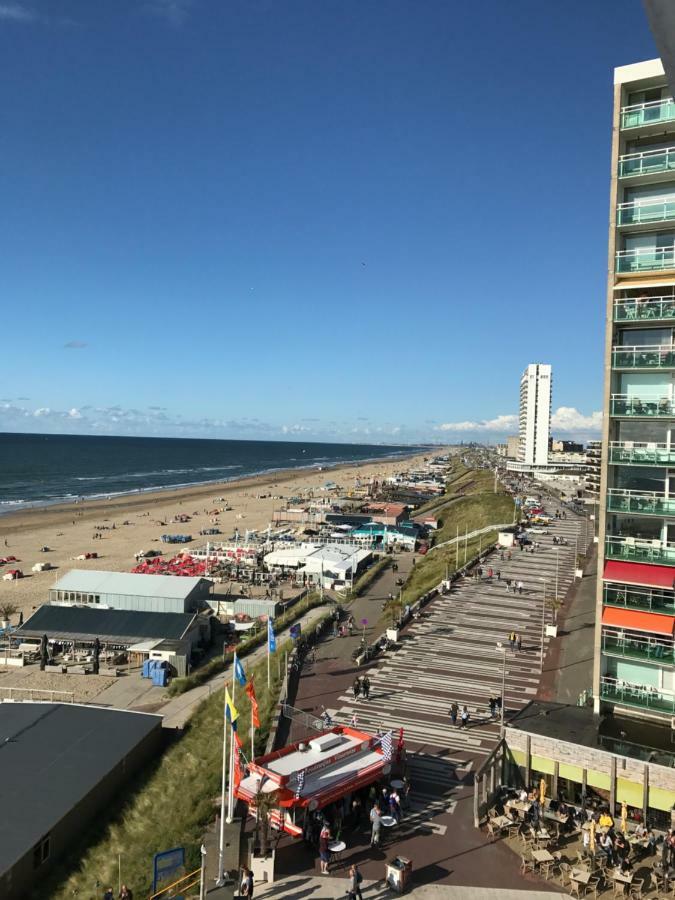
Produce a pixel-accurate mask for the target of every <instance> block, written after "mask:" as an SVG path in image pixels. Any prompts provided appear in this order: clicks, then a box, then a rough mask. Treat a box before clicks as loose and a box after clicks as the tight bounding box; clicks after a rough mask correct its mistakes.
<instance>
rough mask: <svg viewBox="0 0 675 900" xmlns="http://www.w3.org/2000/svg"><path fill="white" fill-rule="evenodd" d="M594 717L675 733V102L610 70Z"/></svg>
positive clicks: (637, 76)
mask: <svg viewBox="0 0 675 900" xmlns="http://www.w3.org/2000/svg"><path fill="white" fill-rule="evenodd" d="M611 166H612V172H611V194H610V198H611V199H610V229H609V278H608V299H607V322H608V325H607V334H606V348H605V373H606V378H605V397H604V412H605V415H604V425H603V429H604V430H603V452H602V463H601V475H600V498H601V504H600V506H601V515H600V543H599V555H600V558H599V566H598V572H599V576H598V593H597V618H596V634H595V664H594V685H593V694H594V703H595V709H596V712H599V711H608V710H612V709H614V710H615V711H616V713H623V714H628V715H634V716H635V715H637V716H640V717H642V718H644V717H649V718H651V719H653V720H655V721H658V720H660V721H662V722H664V723H667V724H668V725H669V726H670V725H673V726H675V645H674V641H673V633H674V630H675V592H674V590H673V585H674V579H675V341H674V340H673V339H674V337H675V103H674V102H673V98H672V95H671V91H670V88H669V87H668V86H667V82H666V77H665V74H664V70H663V67H662V65H661V62H660V60H650V61H648V62H643V63H638V64H636V65H630V66H623V67H621V68H618V69H616V70H615V79H614V118H613V141H612V162H611Z"/></svg>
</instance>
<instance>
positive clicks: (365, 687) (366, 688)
mask: <svg viewBox="0 0 675 900" xmlns="http://www.w3.org/2000/svg"><path fill="white" fill-rule="evenodd" d="M361 691H362V692H363V696H364V698H365V699H366V700H368V699H370V678H368V676H367V675H366V676H364V679H363V681H362V682H361Z"/></svg>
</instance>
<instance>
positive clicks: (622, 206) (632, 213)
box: [616, 197, 675, 225]
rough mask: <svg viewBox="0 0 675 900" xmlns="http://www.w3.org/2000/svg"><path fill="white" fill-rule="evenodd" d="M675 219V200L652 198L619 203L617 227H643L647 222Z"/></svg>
mask: <svg viewBox="0 0 675 900" xmlns="http://www.w3.org/2000/svg"><path fill="white" fill-rule="evenodd" d="M671 219H675V199H672V198H670V197H650V198H649V199H645V200H633V201H632V202H628V203H619V205H618V206H617V208H616V224H617V225H643V224H645V223H647V222H669V221H670V220H671Z"/></svg>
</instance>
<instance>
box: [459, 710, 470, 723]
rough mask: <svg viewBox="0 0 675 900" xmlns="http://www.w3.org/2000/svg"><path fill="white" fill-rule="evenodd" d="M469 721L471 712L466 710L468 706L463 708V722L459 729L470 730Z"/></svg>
mask: <svg viewBox="0 0 675 900" xmlns="http://www.w3.org/2000/svg"><path fill="white" fill-rule="evenodd" d="M469 719H470V715H469V710H468V709H467V708H466V706H463V707H462V715H461V720H462V721H461V723H460V726H459V727H460V728H468V725H469Z"/></svg>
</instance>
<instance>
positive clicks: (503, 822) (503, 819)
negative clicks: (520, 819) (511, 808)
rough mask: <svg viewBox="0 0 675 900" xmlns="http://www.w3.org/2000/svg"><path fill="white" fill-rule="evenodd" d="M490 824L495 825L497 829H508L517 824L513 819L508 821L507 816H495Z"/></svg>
mask: <svg viewBox="0 0 675 900" xmlns="http://www.w3.org/2000/svg"><path fill="white" fill-rule="evenodd" d="M492 824H493V825H496V826H497V828H508V827H509V826H511V825H517V824H518V823H517V822H514V821H513V819H509V817H508V816H497V817H496V818H494V819H492Z"/></svg>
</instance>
